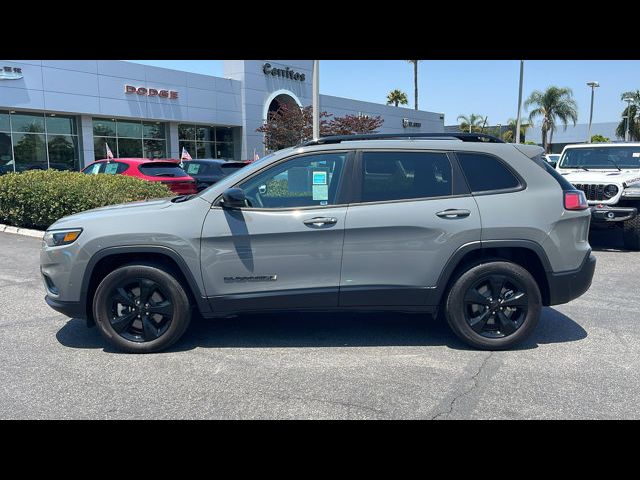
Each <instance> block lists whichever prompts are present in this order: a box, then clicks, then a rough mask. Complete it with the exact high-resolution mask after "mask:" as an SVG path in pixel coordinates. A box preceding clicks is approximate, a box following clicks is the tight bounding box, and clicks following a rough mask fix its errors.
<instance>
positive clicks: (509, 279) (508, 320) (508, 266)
mask: <svg viewBox="0 0 640 480" xmlns="http://www.w3.org/2000/svg"><path fill="white" fill-rule="evenodd" d="M541 310H542V300H541V296H540V289H539V288H538V284H537V283H536V281H535V279H534V278H533V277H532V276H531V274H530V273H529V272H528V271H527V270H525V269H524V268H522V267H521V266H519V265H516V264H514V263H511V262H506V261H490V262H487V263H483V264H481V265H477V266H475V267H472V268H470V269H469V270H467V271H466V272H464V273H463V274H462V275H461V276H460V277H459V278H458V279H457V280H456V281H455V283H454V284H453V286H452V287H451V290H449V294H448V296H447V300H446V305H445V315H446V317H447V321H448V323H449V325H450V326H451V329H452V330H453V331H454V333H455V334H456V335H458V337H460V339H461V340H463V341H464V342H465V343H467V344H469V345H471V346H473V347H476V348H480V349H483V350H505V349H508V348H511V347H512V346H514V345H516V344H517V343H519V342H521V341H522V340H524V339H525V338H526V337H528V336H529V335H530V334H531V332H532V331H533V330H534V329H535V327H536V325H537V324H538V320H539V318H540V313H541Z"/></svg>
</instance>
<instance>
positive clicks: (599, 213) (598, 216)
mask: <svg viewBox="0 0 640 480" xmlns="http://www.w3.org/2000/svg"><path fill="white" fill-rule="evenodd" d="M590 209H591V221H593V222H625V221H627V220H631V219H633V218H635V217H636V215H638V209H637V208H635V207H608V206H605V205H603V206H599V207H598V206H593V207H590Z"/></svg>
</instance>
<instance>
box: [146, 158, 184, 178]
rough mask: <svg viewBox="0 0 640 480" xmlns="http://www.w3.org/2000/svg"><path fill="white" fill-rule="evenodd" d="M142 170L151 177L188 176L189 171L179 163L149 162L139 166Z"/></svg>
mask: <svg viewBox="0 0 640 480" xmlns="http://www.w3.org/2000/svg"><path fill="white" fill-rule="evenodd" d="M138 168H139V169H140V172H141V173H142V174H144V175H148V176H150V177H186V176H187V173H186V172H185V171H184V170H183V169H181V168H180V167H179V166H178V165H177V164H173V163H159V162H149V163H143V164H141V165H140V167H138Z"/></svg>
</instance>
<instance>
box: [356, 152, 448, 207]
mask: <svg viewBox="0 0 640 480" xmlns="http://www.w3.org/2000/svg"><path fill="white" fill-rule="evenodd" d="M362 163H363V167H364V168H363V172H362V174H363V177H362V201H363V202H381V201H388V200H408V199H413V198H430V197H444V196H448V195H451V192H452V186H451V177H452V173H451V163H450V162H449V159H448V158H447V155H446V154H444V153H431V152H364V153H363V154H362Z"/></svg>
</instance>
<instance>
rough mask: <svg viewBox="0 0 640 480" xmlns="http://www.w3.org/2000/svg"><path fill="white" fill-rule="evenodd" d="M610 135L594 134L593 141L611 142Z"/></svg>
mask: <svg viewBox="0 0 640 480" xmlns="http://www.w3.org/2000/svg"><path fill="white" fill-rule="evenodd" d="M609 141H610V140H609V137H604V136H602V135H598V134H596V135H592V136H591V143H609Z"/></svg>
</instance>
